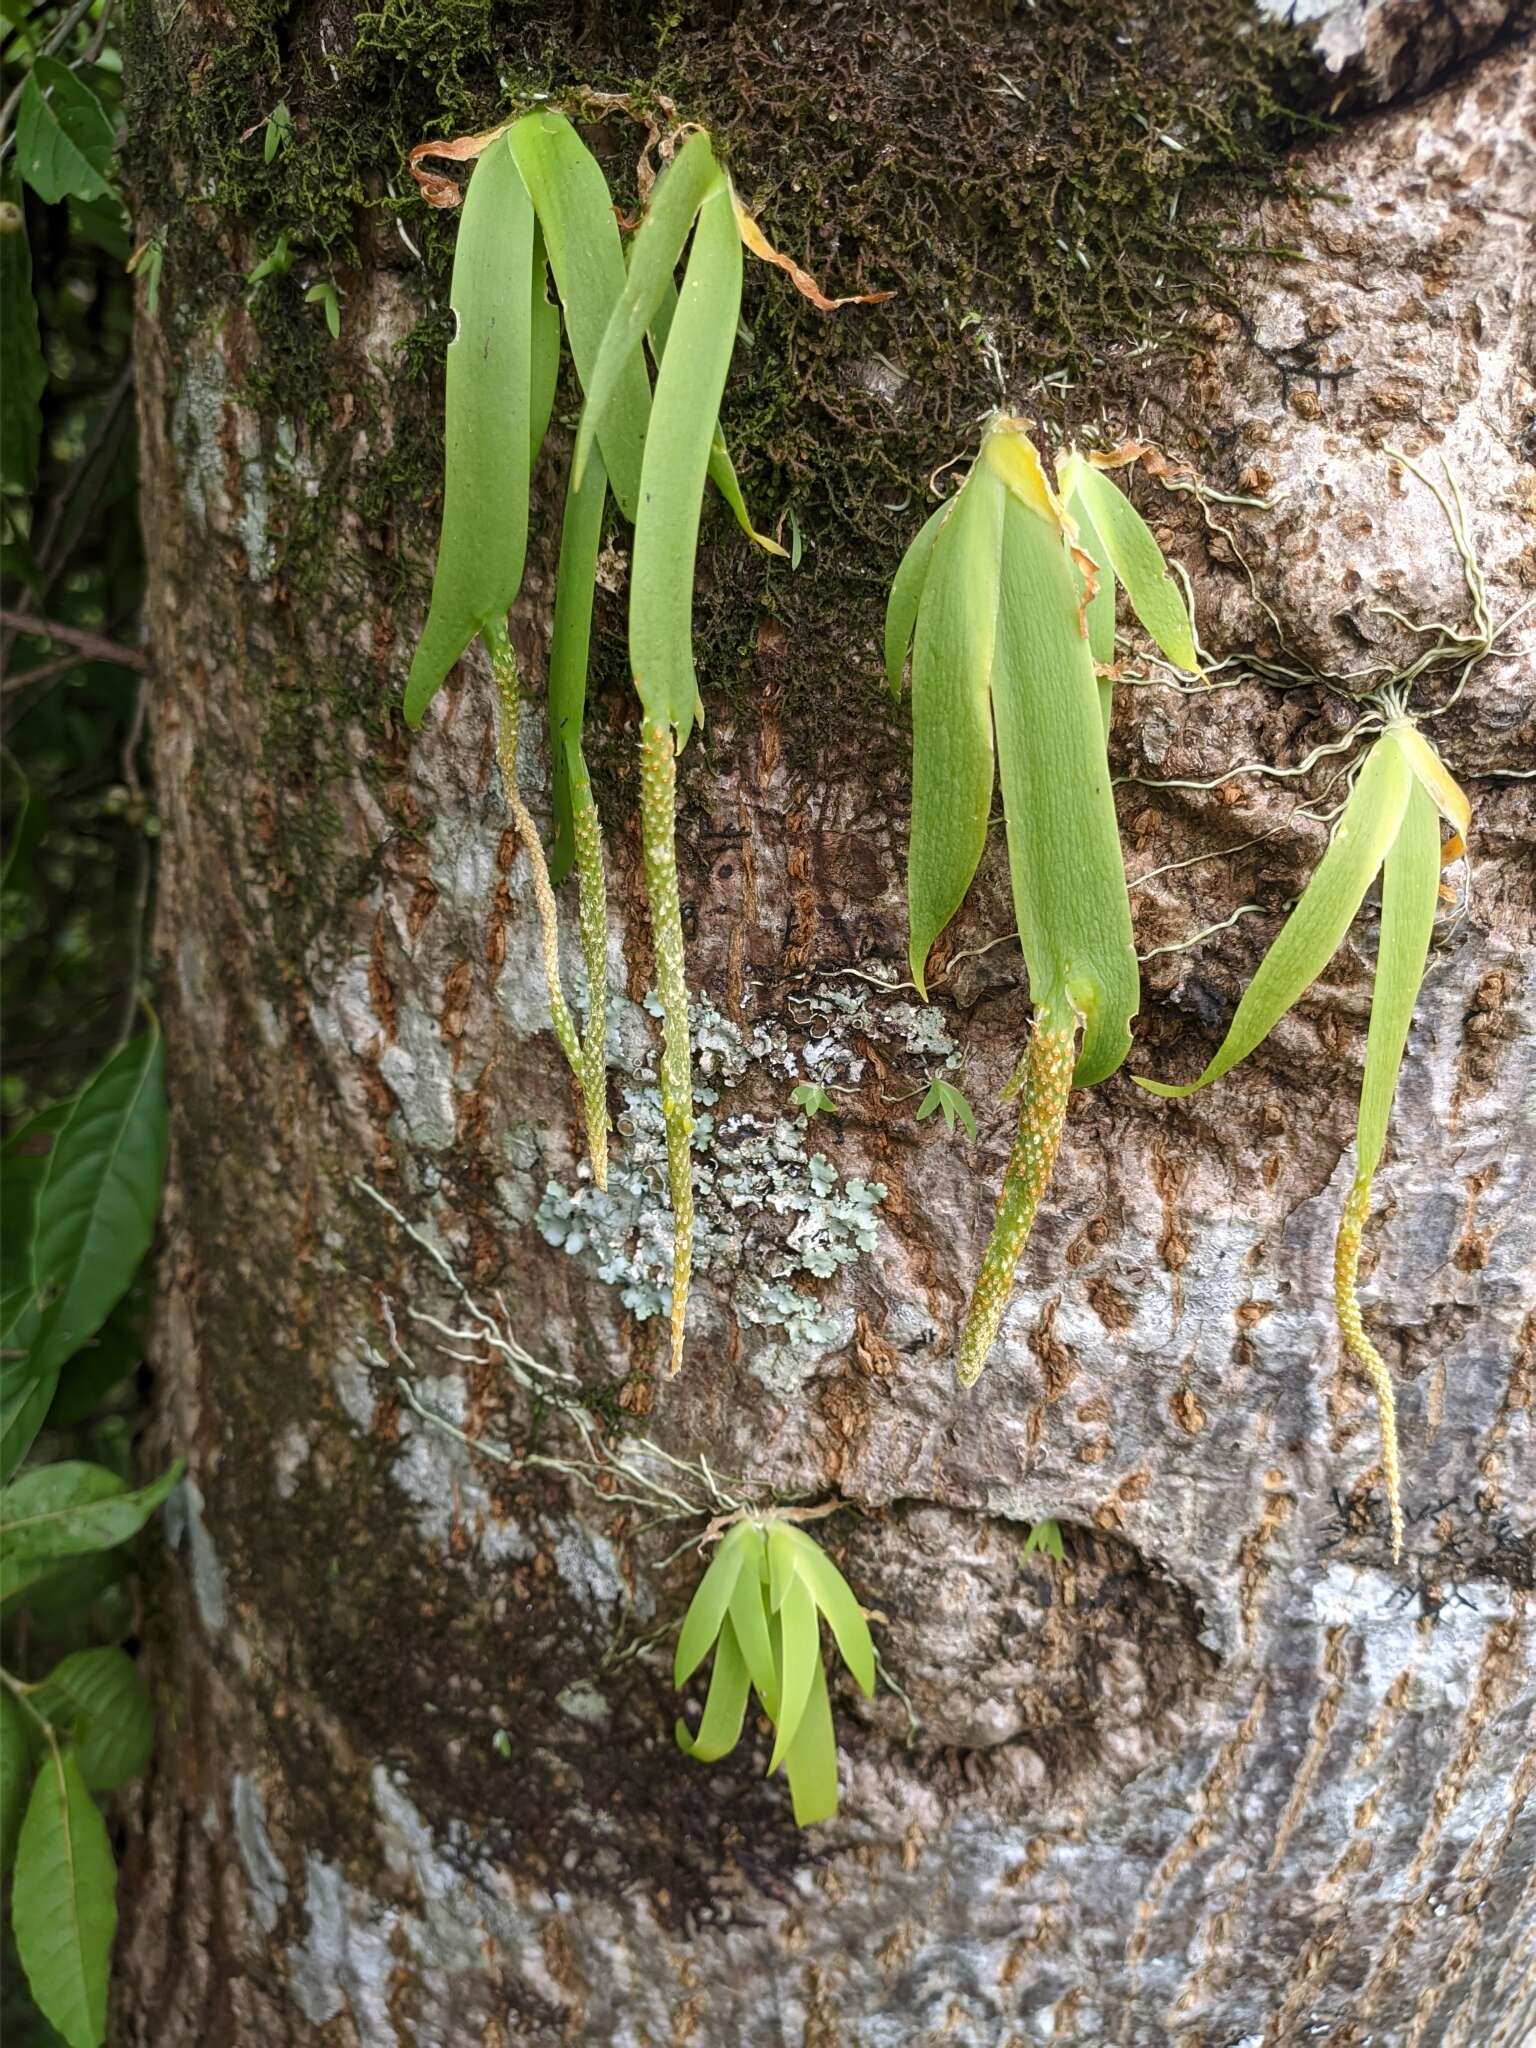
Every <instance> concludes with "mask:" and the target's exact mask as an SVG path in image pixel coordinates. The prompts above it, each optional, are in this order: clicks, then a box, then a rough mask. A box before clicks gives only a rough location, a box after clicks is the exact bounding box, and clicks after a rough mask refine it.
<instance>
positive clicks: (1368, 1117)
mask: <svg viewBox="0 0 1536 2048" xmlns="http://www.w3.org/2000/svg"><path fill="white" fill-rule="evenodd" d="M1439 893H1440V824H1439V820H1438V818H1437V816H1436V812H1435V799H1434V797H1433V796H1431V795H1430V793H1429V791H1428V790H1427V789H1426V788H1425V787H1424V786H1423V785H1422V784H1421V783H1419V782H1415V783H1414V784H1413V786H1412V787H1411V788H1410V789H1409V792H1408V801H1407V803H1406V805H1405V806H1404V809H1403V821H1402V824H1401V825H1400V826H1399V827H1398V832H1397V837H1396V838H1395V839H1394V840H1393V841H1392V844H1391V845H1390V846H1389V847H1388V848H1387V853H1386V859H1385V861H1384V862H1383V864H1382V875H1381V943H1380V947H1379V949H1378V951H1377V955H1376V985H1375V988H1374V989H1373V991H1372V994H1371V1023H1370V1030H1369V1032H1368V1033H1367V1035H1366V1046H1365V1077H1364V1080H1363V1082H1362V1084H1361V1089H1360V1121H1359V1125H1358V1128H1357V1131H1356V1140H1355V1174H1356V1177H1357V1178H1359V1179H1364V1180H1369V1179H1370V1177H1371V1175H1372V1174H1373V1173H1374V1172H1375V1171H1376V1168H1377V1166H1378V1165H1379V1164H1380V1162H1381V1154H1382V1148H1383V1146H1384V1145H1385V1144H1386V1141H1387V1124H1388V1122H1389V1121H1390V1119H1391V1115H1392V1098H1393V1096H1394V1095H1395V1094H1396V1092H1397V1076H1398V1070H1399V1068H1400V1067H1401V1066H1402V1063H1403V1048H1404V1047H1405V1046H1406V1045H1407V1043H1408V1027H1409V1026H1410V1024H1412V1022H1413V1010H1414V1005H1415V1003H1417V1001H1418V999H1419V989H1420V986H1421V985H1422V983H1423V980H1424V964H1425V962H1426V960H1427V959H1428V958H1429V941H1430V937H1431V935H1432V933H1433V931H1434V926H1435V905H1436V903H1437V901H1438V899H1439Z"/></svg>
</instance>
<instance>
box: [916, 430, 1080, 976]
mask: <svg viewBox="0 0 1536 2048" xmlns="http://www.w3.org/2000/svg"><path fill="white" fill-rule="evenodd" d="M1005 500H1006V493H1005V491H1004V489H1003V486H1002V483H1001V482H1000V480H999V479H998V477H997V476H996V475H995V474H994V472H993V471H992V470H990V469H987V468H985V467H983V466H982V465H981V464H977V465H976V467H975V468H973V469H972V471H971V473H970V475H969V476H968V477H967V478H966V480H965V482H964V484H963V485H962V486H961V488H960V491H959V494H958V496H957V497H956V498H955V500H954V502H953V504H952V505H951V506H950V507H949V508H948V511H949V516H948V518H947V519H945V520H944V522H943V524H942V525H941V526H940V527H939V530H938V532H937V534H936V535H935V537H934V541H933V547H932V550H931V552H930V555H929V558H928V573H927V576H926V578H925V580H924V583H923V587H922V592H921V598H920V601H919V603H918V606H917V624H916V628H915V630H914V635H913V645H912V833H911V839H910V841H909V843H908V848H907V923H908V931H909V943H910V959H911V965H912V979H913V980H914V981H915V982H916V983H917V989H918V994H919V995H920V996H921V997H922V998H923V1000H924V1001H926V1000H927V986H926V976H927V965H928V955H929V952H930V951H931V950H932V947H933V943H934V941H935V939H937V938H938V936H939V934H940V933H941V932H942V931H943V930H944V928H945V926H946V925H947V924H948V923H949V921H950V919H951V918H952V917H953V916H954V914H955V912H956V911H957V910H958V909H959V908H960V905H961V903H962V902H963V901H964V900H965V894H966V891H967V890H968V889H969V888H970V886H971V880H972V878H973V876H974V875H975V873H976V869H977V866H978V864H979V862H980V860H981V854H982V849H983V847H984V846H985V844H986V838H987V816H988V813H989V811H990V809H991V805H992V782H993V762H992V670H993V660H994V653H995V644H996V634H997V605H998V579H999V575H1000V557H1001V552H1002V537H1003V513H1004V507H1005ZM1074 616H1075V607H1074Z"/></svg>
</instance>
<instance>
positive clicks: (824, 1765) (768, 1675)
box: [672, 1516, 875, 1828]
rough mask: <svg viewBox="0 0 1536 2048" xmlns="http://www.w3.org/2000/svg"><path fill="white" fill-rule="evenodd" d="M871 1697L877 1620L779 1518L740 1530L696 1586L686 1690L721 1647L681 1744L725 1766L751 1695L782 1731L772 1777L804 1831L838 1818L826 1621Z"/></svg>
mask: <svg viewBox="0 0 1536 2048" xmlns="http://www.w3.org/2000/svg"><path fill="white" fill-rule="evenodd" d="M823 1620H825V1621H826V1623H827V1626H828V1627H829V1628H830V1629H831V1631H832V1636H833V1640H834V1641H835V1642H836V1644H837V1648H838V1653H839V1655H840V1656H841V1657H842V1660H843V1662H844V1664H846V1665H847V1667H848V1669H849V1670H850V1671H851V1672H852V1673H853V1676H854V1678H855V1680H856V1681H857V1682H858V1685H859V1687H860V1689H861V1690H862V1691H863V1693H864V1696H865V1697H866V1699H867V1698H869V1697H870V1696H871V1695H872V1694H873V1692H874V1689H875V1648H874V1644H873V1643H872V1642H871V1641H870V1635H869V1624H868V1623H867V1622H866V1621H865V1619H864V1614H863V1610H862V1609H861V1608H860V1606H859V1603H858V1601H857V1600H856V1599H855V1598H854V1595H853V1592H852V1590H851V1589H850V1587H849V1585H848V1582H847V1580H846V1579H845V1578H844V1577H843V1575H842V1573H841V1572H840V1571H839V1570H838V1569H837V1567H836V1565H834V1564H833V1562H832V1560H831V1559H830V1558H829V1557H828V1556H827V1554H826V1552H825V1551H824V1550H823V1549H822V1548H821V1546H820V1545H819V1544H818V1543H816V1542H815V1541H814V1539H813V1538H811V1537H810V1536H808V1535H807V1534H806V1533H805V1531H804V1530H803V1529H800V1528H797V1527H795V1525H794V1524H793V1523H791V1522H788V1521H783V1520H779V1519H776V1518H773V1517H771V1516H770V1517H764V1518H762V1519H753V1518H749V1519H746V1520H743V1521H740V1522H738V1523H737V1524H736V1525H735V1527H734V1528H732V1529H730V1530H729V1531H728V1532H727V1533H726V1535H725V1536H724V1537H723V1538H722V1540H721V1543H720V1548H719V1549H718V1550H717V1551H716V1553H715V1555H714V1557H713V1559H712V1560H711V1562H710V1565H709V1568H708V1570H707V1571H706V1572H705V1574H704V1576H703V1578H702V1579H701V1580H700V1581H699V1585H698V1590H697V1591H696V1592H695V1594H694V1596H693V1600H692V1602H691V1604H690V1605H689V1608H688V1612H687V1614H686V1615H685V1616H684V1618H683V1625H682V1628H681V1630H680V1631H679V1634H678V1638H677V1654H676V1657H675V1658H674V1660H673V1667H672V1682H673V1684H674V1685H676V1686H679V1687H681V1686H683V1685H685V1684H686V1683H687V1682H688V1680H689V1679H690V1678H691V1677H692V1675H693V1673H694V1672H695V1671H697V1670H698V1668H699V1666H700V1665H701V1664H702V1663H703V1661H704V1659H705V1658H706V1657H707V1656H708V1655H709V1652H710V1650H711V1649H713V1650H714V1653H715V1658H714V1665H713V1667H712V1669H711V1671H710V1679H709V1693H708V1696H707V1697H706V1699H705V1702H704V1713H703V1718H702V1719H701V1720H700V1722H699V1726H698V1730H697V1732H696V1733H693V1734H690V1732H689V1730H688V1725H687V1723H686V1722H684V1721H681V1720H680V1721H679V1722H678V1723H677V1741H678V1747H679V1748H680V1749H682V1750H683V1752H684V1753H685V1754H686V1755H688V1756H691V1757H694V1758H695V1759H697V1761H698V1762H700V1763H716V1762H718V1761H719V1759H720V1758H721V1757H723V1756H726V1755H728V1754H729V1753H730V1751H731V1750H733V1749H734V1748H735V1747H736V1744H737V1742H738V1741H739V1740H740V1738H741V1730H742V1724H743V1722H744V1720H745V1718H746V1710H747V1701H748V1697H749V1695H750V1694H751V1693H752V1692H755V1693H756V1694H757V1697H758V1702H759V1704H760V1705H761V1707H762V1710H763V1712H764V1713H765V1714H766V1715H767V1717H768V1719H769V1721H770V1722H771V1723H772V1724H773V1731H774V1743H773V1752H772V1754H771V1755H770V1757H769V1759H768V1774H769V1776H770V1777H771V1776H772V1775H773V1773H774V1772H775V1771H776V1770H778V1769H779V1768H780V1766H781V1765H782V1766H783V1769H784V1774H785V1776H786V1777H787V1778H788V1780H789V1792H790V1798H791V1801H792V1802H793V1805H794V1811H795V1819H796V1821H797V1822H798V1823H799V1825H800V1826H801V1827H803V1828H804V1827H810V1826H811V1825H812V1823H813V1822H815V1821H820V1820H830V1819H831V1818H832V1816H833V1815H834V1814H835V1813H836V1812H837V1736H836V1733H835V1732H834V1729H833V1726H832V1704H831V1701H830V1699H829V1698H828V1695H827V1674H826V1671H825V1669H824V1667H823V1665H822V1660H821V1623H822V1621H823Z"/></svg>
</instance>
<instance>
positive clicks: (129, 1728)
mask: <svg viewBox="0 0 1536 2048" xmlns="http://www.w3.org/2000/svg"><path fill="white" fill-rule="evenodd" d="M32 1705H33V1706H34V1707H35V1708H36V1710H37V1711H38V1713H40V1714H41V1715H42V1716H43V1718H44V1719H45V1720H47V1721H51V1722H52V1723H53V1725H54V1727H55V1728H57V1729H58V1730H59V1732H60V1733H61V1734H65V1735H68V1736H69V1738H70V1748H71V1750H72V1751H73V1753H74V1756H75V1759H76V1761H77V1762H78V1763H79V1765H80V1775H81V1776H82V1777H83V1778H84V1779H85V1782H86V1784H87V1785H89V1786H90V1788H91V1790H92V1791H93V1792H111V1791H113V1790H114V1789H115V1788H116V1787H117V1786H119V1785H126V1784H127V1782H128V1780H129V1779H130V1778H136V1777H137V1776H138V1775H139V1773H140V1771H142V1770H143V1768H144V1766H145V1765H146V1764H147V1763H148V1762H149V1758H150V1752H151V1751H152V1750H153V1748H154V1746H155V1711H154V1708H153V1707H152V1706H151V1705H150V1699H149V1693H148V1691H147V1690H146V1688H145V1685H144V1681H143V1679H142V1678H140V1676H139V1674H138V1670H137V1668H136V1667H135V1665H134V1661H133V1659H132V1658H131V1657H130V1656H128V1655H127V1653H126V1652H125V1651H123V1650H117V1649H101V1650H77V1651H75V1652H74V1654H73V1655H72V1656H69V1657H64V1658H61V1659H60V1661H59V1662H58V1663H57V1664H55V1665H54V1667H53V1669H52V1670H51V1671H50V1672H49V1673H48V1676H47V1677H46V1678H45V1679H44V1680H43V1682H42V1684H41V1685H40V1686H38V1688H37V1690H36V1691H35V1692H34V1693H33V1694H32Z"/></svg>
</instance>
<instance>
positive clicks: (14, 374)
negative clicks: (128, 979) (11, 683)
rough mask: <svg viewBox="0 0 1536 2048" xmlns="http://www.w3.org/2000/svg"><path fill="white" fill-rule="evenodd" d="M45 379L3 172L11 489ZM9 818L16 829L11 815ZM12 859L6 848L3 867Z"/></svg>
mask: <svg viewBox="0 0 1536 2048" xmlns="http://www.w3.org/2000/svg"><path fill="white" fill-rule="evenodd" d="M47 382H48V366H47V364H46V363H45V362H44V361H43V344H42V339H41V336H40V335H39V332H38V325H37V301H36V299H35V298H34V297H33V295H32V252H31V249H30V248H29V246H28V243H27V218H26V215H25V213H24V212H23V211H22V207H21V192H20V188H19V187H18V186H17V184H16V183H15V181H14V179H12V178H9V177H7V178H6V179H5V181H4V183H3V184H0V480H3V481H4V482H5V483H6V484H7V485H8V486H10V487H11V488H12V489H14V490H21V491H31V490H32V489H33V487H34V486H35V485H36V483H37V451H38V446H39V443H40V440H41V437H42V430H43V415H42V410H41V407H40V404H39V401H40V399H41V398H42V395H43V391H44V388H45V386H46V385H47ZM28 809H29V810H30V798H29V802H28ZM10 822H11V827H12V829H13V831H16V832H18V834H19V829H20V828H19V826H18V823H17V820H16V819H15V818H14V816H13V818H12V819H11V821H10ZM10 860H11V855H10V853H9V852H7V855H6V865H7V870H9V867H10ZM7 879H9V872H7Z"/></svg>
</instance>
